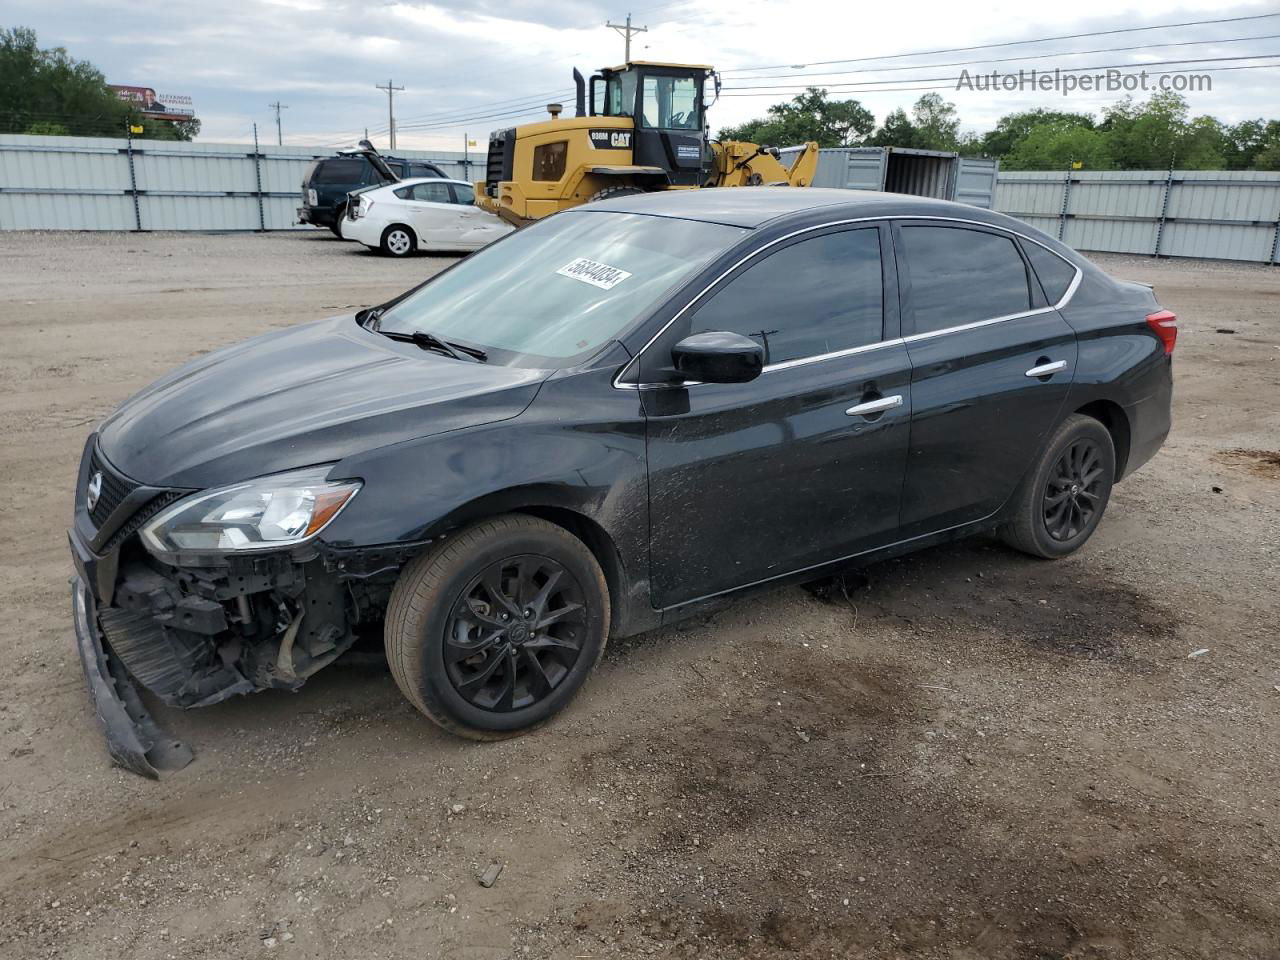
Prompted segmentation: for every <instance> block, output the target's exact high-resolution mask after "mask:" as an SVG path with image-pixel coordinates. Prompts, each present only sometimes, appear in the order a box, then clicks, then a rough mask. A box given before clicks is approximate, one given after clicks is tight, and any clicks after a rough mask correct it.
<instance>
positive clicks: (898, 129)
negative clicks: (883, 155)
mask: <svg viewBox="0 0 1280 960" xmlns="http://www.w3.org/2000/svg"><path fill="white" fill-rule="evenodd" d="M919 139H920V136H919V133H918V132H917V130H916V127H915V124H913V123H912V122H911V118H910V117H908V116H907V111H905V110H903V109H902V108H901V107H899V108H898V109H897V110H894V111H892V112H890V113H889V114H888V115H887V116H885V118H884V123H882V124H881V125H880V129H878V130H877V131H876V132H875V133H874V134H872V135H871V138H870V139H869V140H868V141H867V143H868V144H869V145H871V146H873V147H915V146H917V145H918V144H917V141H918V140H919Z"/></svg>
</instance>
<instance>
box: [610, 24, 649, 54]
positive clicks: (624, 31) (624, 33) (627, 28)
mask: <svg viewBox="0 0 1280 960" xmlns="http://www.w3.org/2000/svg"><path fill="white" fill-rule="evenodd" d="M605 26H606V27H609V28H610V29H611V30H613V31H614V32H615V33H617V34H618V35H619V36H620V37H622V39H623V40H625V41H626V54H625V56H624V58H623V62H624V63H630V62H631V35H632V34H633V33H648V32H649V28H648V27H633V26H632V25H631V14H629V13H628V14H627V22H626V23H609V22H607V21H606V23H605Z"/></svg>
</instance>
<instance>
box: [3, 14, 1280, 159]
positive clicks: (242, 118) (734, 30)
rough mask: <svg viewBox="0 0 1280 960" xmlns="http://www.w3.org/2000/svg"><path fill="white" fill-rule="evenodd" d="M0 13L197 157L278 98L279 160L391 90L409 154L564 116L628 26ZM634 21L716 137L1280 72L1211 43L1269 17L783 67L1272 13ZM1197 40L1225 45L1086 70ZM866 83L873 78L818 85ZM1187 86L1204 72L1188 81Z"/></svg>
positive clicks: (470, 18)
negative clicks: (998, 88) (792, 112)
mask: <svg viewBox="0 0 1280 960" xmlns="http://www.w3.org/2000/svg"><path fill="white" fill-rule="evenodd" d="M6 12H7V14H8V15H7V17H6V20H8V21H9V23H10V24H12V25H26V26H31V27H33V28H35V29H36V31H37V32H38V34H39V36H40V41H41V43H42V45H44V46H54V45H65V46H67V47H68V49H69V50H70V52H71V53H72V55H73V56H76V57H79V58H82V59H88V60H90V61H92V62H93V63H94V64H96V65H97V66H98V67H99V68H100V69H102V70H103V71H104V72H105V73H106V75H107V77H108V79H109V80H111V81H112V82H114V83H133V84H141V85H146V86H150V87H154V88H156V89H157V90H163V91H165V92H166V93H186V94H189V95H191V96H192V98H193V101H194V103H195V107H196V111H197V114H198V115H200V116H201V117H202V118H203V120H204V131H203V133H202V138H205V139H209V140H245V139H247V138H248V137H249V136H251V128H252V124H253V123H254V122H257V123H258V125H259V127H260V128H265V127H267V126H268V125H269V124H272V123H274V114H273V113H272V112H271V111H270V110H269V109H268V107H267V104H268V103H270V102H272V101H274V100H277V99H279V100H283V101H284V102H285V103H287V104H288V107H289V109H288V110H287V111H286V113H285V115H284V129H285V136H286V142H290V141H293V142H307V143H309V144H312V145H318V144H321V143H334V144H336V143H348V142H350V141H351V140H352V139H353V138H354V137H356V136H358V135H360V134H362V133H363V131H364V129H365V128H366V127H368V128H369V129H370V132H371V133H374V134H375V137H376V139H377V140H378V142H380V143H381V142H385V138H384V135H383V132H382V131H384V130H385V127H386V125H387V122H386V115H387V99H386V95H385V93H383V92H381V91H379V90H377V89H375V85H376V84H380V83H381V84H385V83H386V82H387V80H388V79H392V80H394V82H395V83H396V84H397V85H401V86H404V88H405V90H404V91H403V92H402V93H399V94H397V98H396V112H397V116H398V118H399V120H400V123H401V124H402V131H403V132H402V137H401V145H402V146H423V147H436V148H439V149H460V148H461V144H462V135H463V133H464V131H465V132H467V133H469V134H470V135H471V137H472V138H473V139H477V140H479V141H480V142H481V143H483V141H484V138H485V136H486V135H487V133H488V131H489V130H490V129H491V128H495V127H500V126H506V125H510V124H511V123H512V122H520V121H521V120H524V119H534V118H536V116H537V115H538V114H540V113H541V106H542V104H541V102H540V99H541V98H545V99H561V98H567V97H568V96H569V94H570V91H571V89H572V84H571V81H570V70H571V69H572V68H573V67H574V66H578V67H579V68H581V69H583V71H584V72H586V71H588V70H590V69H595V68H598V67H600V66H601V65H604V64H613V63H616V62H618V61H619V60H621V59H622V40H621V38H620V37H618V36H617V35H616V34H615V33H614V32H613V31H612V30H607V29H605V27H604V23H605V21H606V20H608V19H610V18H614V19H616V18H618V17H619V16H620V14H625V9H623V8H622V7H615V6H613V5H605V4H603V3H595V2H589V0H583V2H555V0H545V2H544V0H472V2H467V3H465V4H458V5H457V6H456V7H455V6H454V5H451V4H445V3H415V2H383V3H379V2H374V0H364V2H354V0H353V2H346V0H257V2H252V3H228V4H209V3H207V2H203V0H200V2H197V0H167V2H163V3H161V2H156V0H136V2H128V3H126V2H123V0H117V2H105V0H62V2H59V3H56V4H50V3H47V2H44V0H39V2H37V0H10V2H9V3H8V4H7V5H6ZM633 12H634V15H635V16H634V20H635V22H636V24H637V25H643V26H647V27H648V28H649V29H648V32H646V33H642V34H639V35H638V36H637V37H636V38H635V39H634V41H633V56H635V57H636V58H637V59H663V60H676V61H685V62H699V63H712V64H714V65H716V66H717V67H719V68H721V69H724V70H726V71H734V70H736V71H738V72H730V73H728V74H727V75H726V77H725V87H726V89H725V93H726V96H724V97H722V98H721V100H720V101H719V102H718V103H717V104H716V105H715V107H714V109H713V112H712V114H711V123H712V127H713V130H714V129H719V128H720V127H723V126H728V125H731V124H734V123H738V122H741V121H743V120H746V119H750V118H752V117H755V116H759V115H761V114H763V113H764V111H765V109H766V108H767V107H768V106H769V104H770V103H774V102H778V101H780V100H785V99H788V98H789V96H790V94H789V93H787V92H785V90H789V89H792V88H794V87H798V86H800V85H804V84H813V85H816V86H823V85H830V89H831V92H832V95H834V96H839V97H842V98H843V97H852V98H855V99H858V100H861V101H862V102H863V103H864V104H865V105H866V106H867V107H868V108H870V109H871V110H872V111H873V112H874V113H875V114H876V115H877V117H878V118H883V117H884V115H885V114H886V113H888V112H889V111H890V110H892V109H894V108H895V107H898V106H904V107H909V106H910V104H911V103H912V102H913V101H914V100H915V99H916V98H917V97H919V96H920V94H921V93H922V92H924V91H923V90H912V89H902V88H910V87H927V86H941V87H944V89H942V90H939V91H938V92H939V93H941V94H942V95H943V96H944V97H945V98H946V99H948V100H951V101H953V102H955V103H956V105H957V107H958V109H959V112H960V116H961V118H962V121H963V123H964V127H965V128H966V129H984V128H987V127H989V126H991V125H992V124H994V122H995V120H996V119H997V118H998V117H999V116H1001V115H1002V114H1004V113H1008V112H1011V111H1013V110H1025V109H1030V108H1032V107H1036V106H1051V107H1056V108H1060V109H1071V110H1082V111H1089V112H1097V111H1099V110H1100V109H1101V108H1102V107H1103V106H1105V105H1106V104H1107V103H1110V102H1113V101H1114V100H1116V99H1118V98H1117V97H1116V96H1114V95H1108V94H1088V95H1085V94H1078V95H1075V96H1072V97H1062V96H1060V95H1055V94H1052V93H1031V92H1024V93H1012V94H1008V93H978V92H969V91H956V90H954V89H946V87H947V86H948V85H947V84H946V83H938V82H920V80H919V79H918V78H922V77H923V78H927V77H939V76H955V75H958V74H959V71H960V70H961V69H969V70H971V71H977V70H984V69H985V70H987V71H989V70H990V69H993V68H1003V66H1006V65H1001V64H998V63H990V62H988V63H986V64H982V63H979V64H972V65H969V66H967V67H963V68H962V67H960V66H956V67H942V66H936V65H937V64H942V63H951V62H955V61H962V60H977V59H979V58H981V57H989V58H995V59H1000V58H1002V57H1009V56H1027V55H1031V54H1036V55H1039V56H1042V57H1043V60H1040V61H1021V62H1018V63H1009V64H1007V66H1008V67H1009V68H1012V69H1017V67H1018V66H1025V67H1031V66H1038V67H1041V68H1044V67H1046V66H1047V67H1049V68H1052V67H1054V66H1062V67H1067V66H1073V65H1091V64H1103V63H1138V62H1149V61H1152V60H1167V59H1174V58H1178V57H1184V58H1197V57H1224V56H1238V55H1242V54H1247V53H1262V52H1267V53H1280V40H1277V39H1269V40H1264V39H1259V40H1255V41H1251V42H1249V43H1226V42H1221V41H1227V40H1230V39H1233V38H1237V37H1243V36H1254V37H1258V36H1262V35H1267V34H1280V17H1277V18H1275V19H1271V20H1253V21H1247V22H1240V23H1223V24H1215V25H1212V26H1200V27H1191V28H1182V29H1178V30H1165V31H1160V32H1152V33H1119V34H1115V35H1112V36H1103V37H1089V38H1079V39H1076V40H1060V41H1053V42H1047V43H1038V44H1026V45H1021V46H1016V47H1011V48H995V49H988V50H979V51H973V52H972V53H968V54H962V53H955V54H946V55H936V56H926V57H918V58H913V59H909V60H887V61H881V62H879V63H877V64H875V66H879V67H881V68H885V67H890V66H895V67H900V66H907V65H910V64H920V66H919V67H918V68H913V69H911V70H897V71H894V72H880V73H876V72H871V71H870V69H869V68H870V65H868V64H859V63H849V64H843V65H830V66H809V67H805V68H802V69H795V70H793V69H791V65H792V64H818V63H820V62H822V61H828V60H842V59H848V58H859V57H870V56H884V55H886V54H895V53H900V52H911V51H920V50H930V49H939V48H955V47H963V46H970V45H975V44H985V43H992V42H1000V41H1007V40H1016V39H1020V38H1034V37H1046V36H1053V35H1060V34H1070V33H1085V32H1089V31H1097V30H1119V29H1124V28H1129V27H1134V26H1143V25H1149V24H1157V23H1169V22H1176V21H1183V20H1201V19H1208V18H1211V17H1212V18H1227V17H1233V16H1236V17H1239V16H1249V15H1257V14H1269V13H1272V12H1274V7H1273V5H1272V4H1270V3H1251V4H1238V5H1236V6H1233V7H1229V8H1222V7H1219V8H1216V9H1215V8H1213V7H1205V6H1186V5H1173V6H1171V5H1168V4H1165V3H1160V4H1156V3H1154V2H1136V0H1128V2H1125V0H1119V2H1116V0H1076V2H1074V3H1072V4H1070V5H1059V6H1058V7H1056V8H1040V9H1037V10H1036V12H1035V16H1036V19H1035V20H1034V22H1032V21H1031V20H1029V19H1028V10H1027V7H1026V4H1025V2H1022V0H1018V2H1016V3H1015V2H1013V0H993V2H992V3H990V4H989V5H987V6H986V7H982V8H975V7H973V6H971V5H970V6H966V5H961V4H955V3H952V2H950V0H917V2H916V3H914V4H913V5H912V6H911V7H910V8H903V7H900V6H896V5H893V4H877V5H867V4H859V5H854V4H848V3H840V4H836V3H828V4H817V5H813V6H812V7H810V8H806V9H805V10H803V11H802V15H799V16H797V15H796V13H797V11H796V9H795V8H789V7H784V6H782V5H780V4H777V3H771V2H765V0H703V2H701V3H698V4H694V3H686V2H666V3H663V2H646V3H645V5H644V6H643V7H642V8H633ZM1193 40H1194V41H1200V40H1215V41H1219V42H1216V43H1214V44H1205V45H1203V46H1194V47H1185V48H1178V47H1174V48H1165V47H1151V48H1149V49H1145V50H1134V51H1124V52H1119V51H1118V52H1114V53H1098V54H1086V53H1081V52H1078V51H1085V50H1093V49H1101V48H1107V47H1118V46H1131V45H1132V46H1141V45H1144V44H1154V43H1157V42H1159V41H1164V42H1166V43H1169V42H1186V41H1193ZM1073 51H1075V52H1074V53H1073ZM1272 62H1273V63H1280V61H1272ZM770 64H773V65H777V64H783V65H785V66H784V67H783V68H782V69H773V70H768V71H761V70H755V71H752V73H754V74H755V75H757V76H765V75H768V76H771V77H778V75H781V78H777V79H769V80H759V81H756V82H755V85H771V86H775V87H782V88H784V90H777V91H743V90H738V91H734V90H731V89H730V88H732V87H734V86H737V87H743V86H747V85H748V81H747V80H746V79H745V77H747V76H749V75H750V73H744V72H742V71H743V68H747V67H757V66H762V65H770ZM930 64H932V65H934V66H930ZM858 69H867V70H868V72H866V73H848V72H840V73H827V74H823V73H822V72H821V71H822V70H829V71H850V70H858ZM1186 69H1188V70H1191V71H1196V70H1197V69H1203V67H1199V68H1198V67H1197V65H1194V64H1189V65H1187V67H1186ZM1277 69H1280V68H1277ZM1276 76H1277V72H1276V70H1245V71H1234V72H1231V71H1223V72H1221V73H1218V74H1216V75H1215V76H1214V83H1213V90H1212V92H1210V93H1202V94H1194V95H1190V96H1189V99H1190V101H1191V106H1192V110H1193V112H1195V113H1212V114H1215V115H1217V116H1218V117H1220V118H1221V119H1224V120H1227V121H1236V120H1240V119H1245V118H1247V117H1253V116H1260V115H1269V114H1272V113H1273V112H1274V110H1275V108H1274V104H1275V100H1274V96H1273V93H1272V91H1273V90H1274V84H1275V78H1276ZM869 80H891V81H893V82H892V83H887V84H884V85H883V86H884V87H887V88H888V89H877V88H875V87H855V86H848V87H837V86H835V84H838V83H845V84H850V83H859V82H865V81H869ZM730 93H734V94H739V93H750V94H752V95H750V96H741V95H734V96H729V94H730ZM757 94H759V95H757Z"/></svg>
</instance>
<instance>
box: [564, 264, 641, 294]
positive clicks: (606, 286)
mask: <svg viewBox="0 0 1280 960" xmlns="http://www.w3.org/2000/svg"><path fill="white" fill-rule="evenodd" d="M556 273H558V274H560V275H561V276H562V277H569V278H570V279H573V280H581V281H582V282H583V283H589V284H591V285H592V286H593V287H599V288H600V289H601V290H612V289H613V288H614V287H616V286H617V285H618V284H620V283H621V282H622V281H623V280H625V279H627V277H629V276H631V274H629V273H628V272H627V271H626V270H619V269H618V268H617V267H611V266H609V265H608V264H607V263H600V262H599V261H596V260H588V259H587V258H586V257H579V258H578V259H577V260H574V261H573V262H572V263H566V264H565V265H564V266H563V267H561V268H560V269H559V270H557V271H556Z"/></svg>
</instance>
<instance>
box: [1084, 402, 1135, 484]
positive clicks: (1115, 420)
mask: <svg viewBox="0 0 1280 960" xmlns="http://www.w3.org/2000/svg"><path fill="white" fill-rule="evenodd" d="M1073 412H1074V413H1078V414H1081V415H1082V416H1086V417H1092V418H1093V419H1094V420H1097V421H1098V422H1099V423H1101V424H1102V425H1103V426H1104V427H1106V428H1107V433H1109V434H1111V443H1112V445H1113V446H1114V447H1115V450H1116V480H1120V479H1121V478H1122V477H1123V476H1124V475H1125V470H1126V468H1127V467H1128V463H1129V445H1130V442H1131V440H1132V431H1131V427H1130V424H1129V417H1128V416H1127V415H1126V414H1125V412H1124V408H1123V407H1122V406H1120V404H1118V403H1116V402H1115V401H1114V400H1092V401H1090V402H1089V403H1086V404H1085V405H1084V406H1082V407H1079V408H1078V409H1076V410H1074V411H1073Z"/></svg>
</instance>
